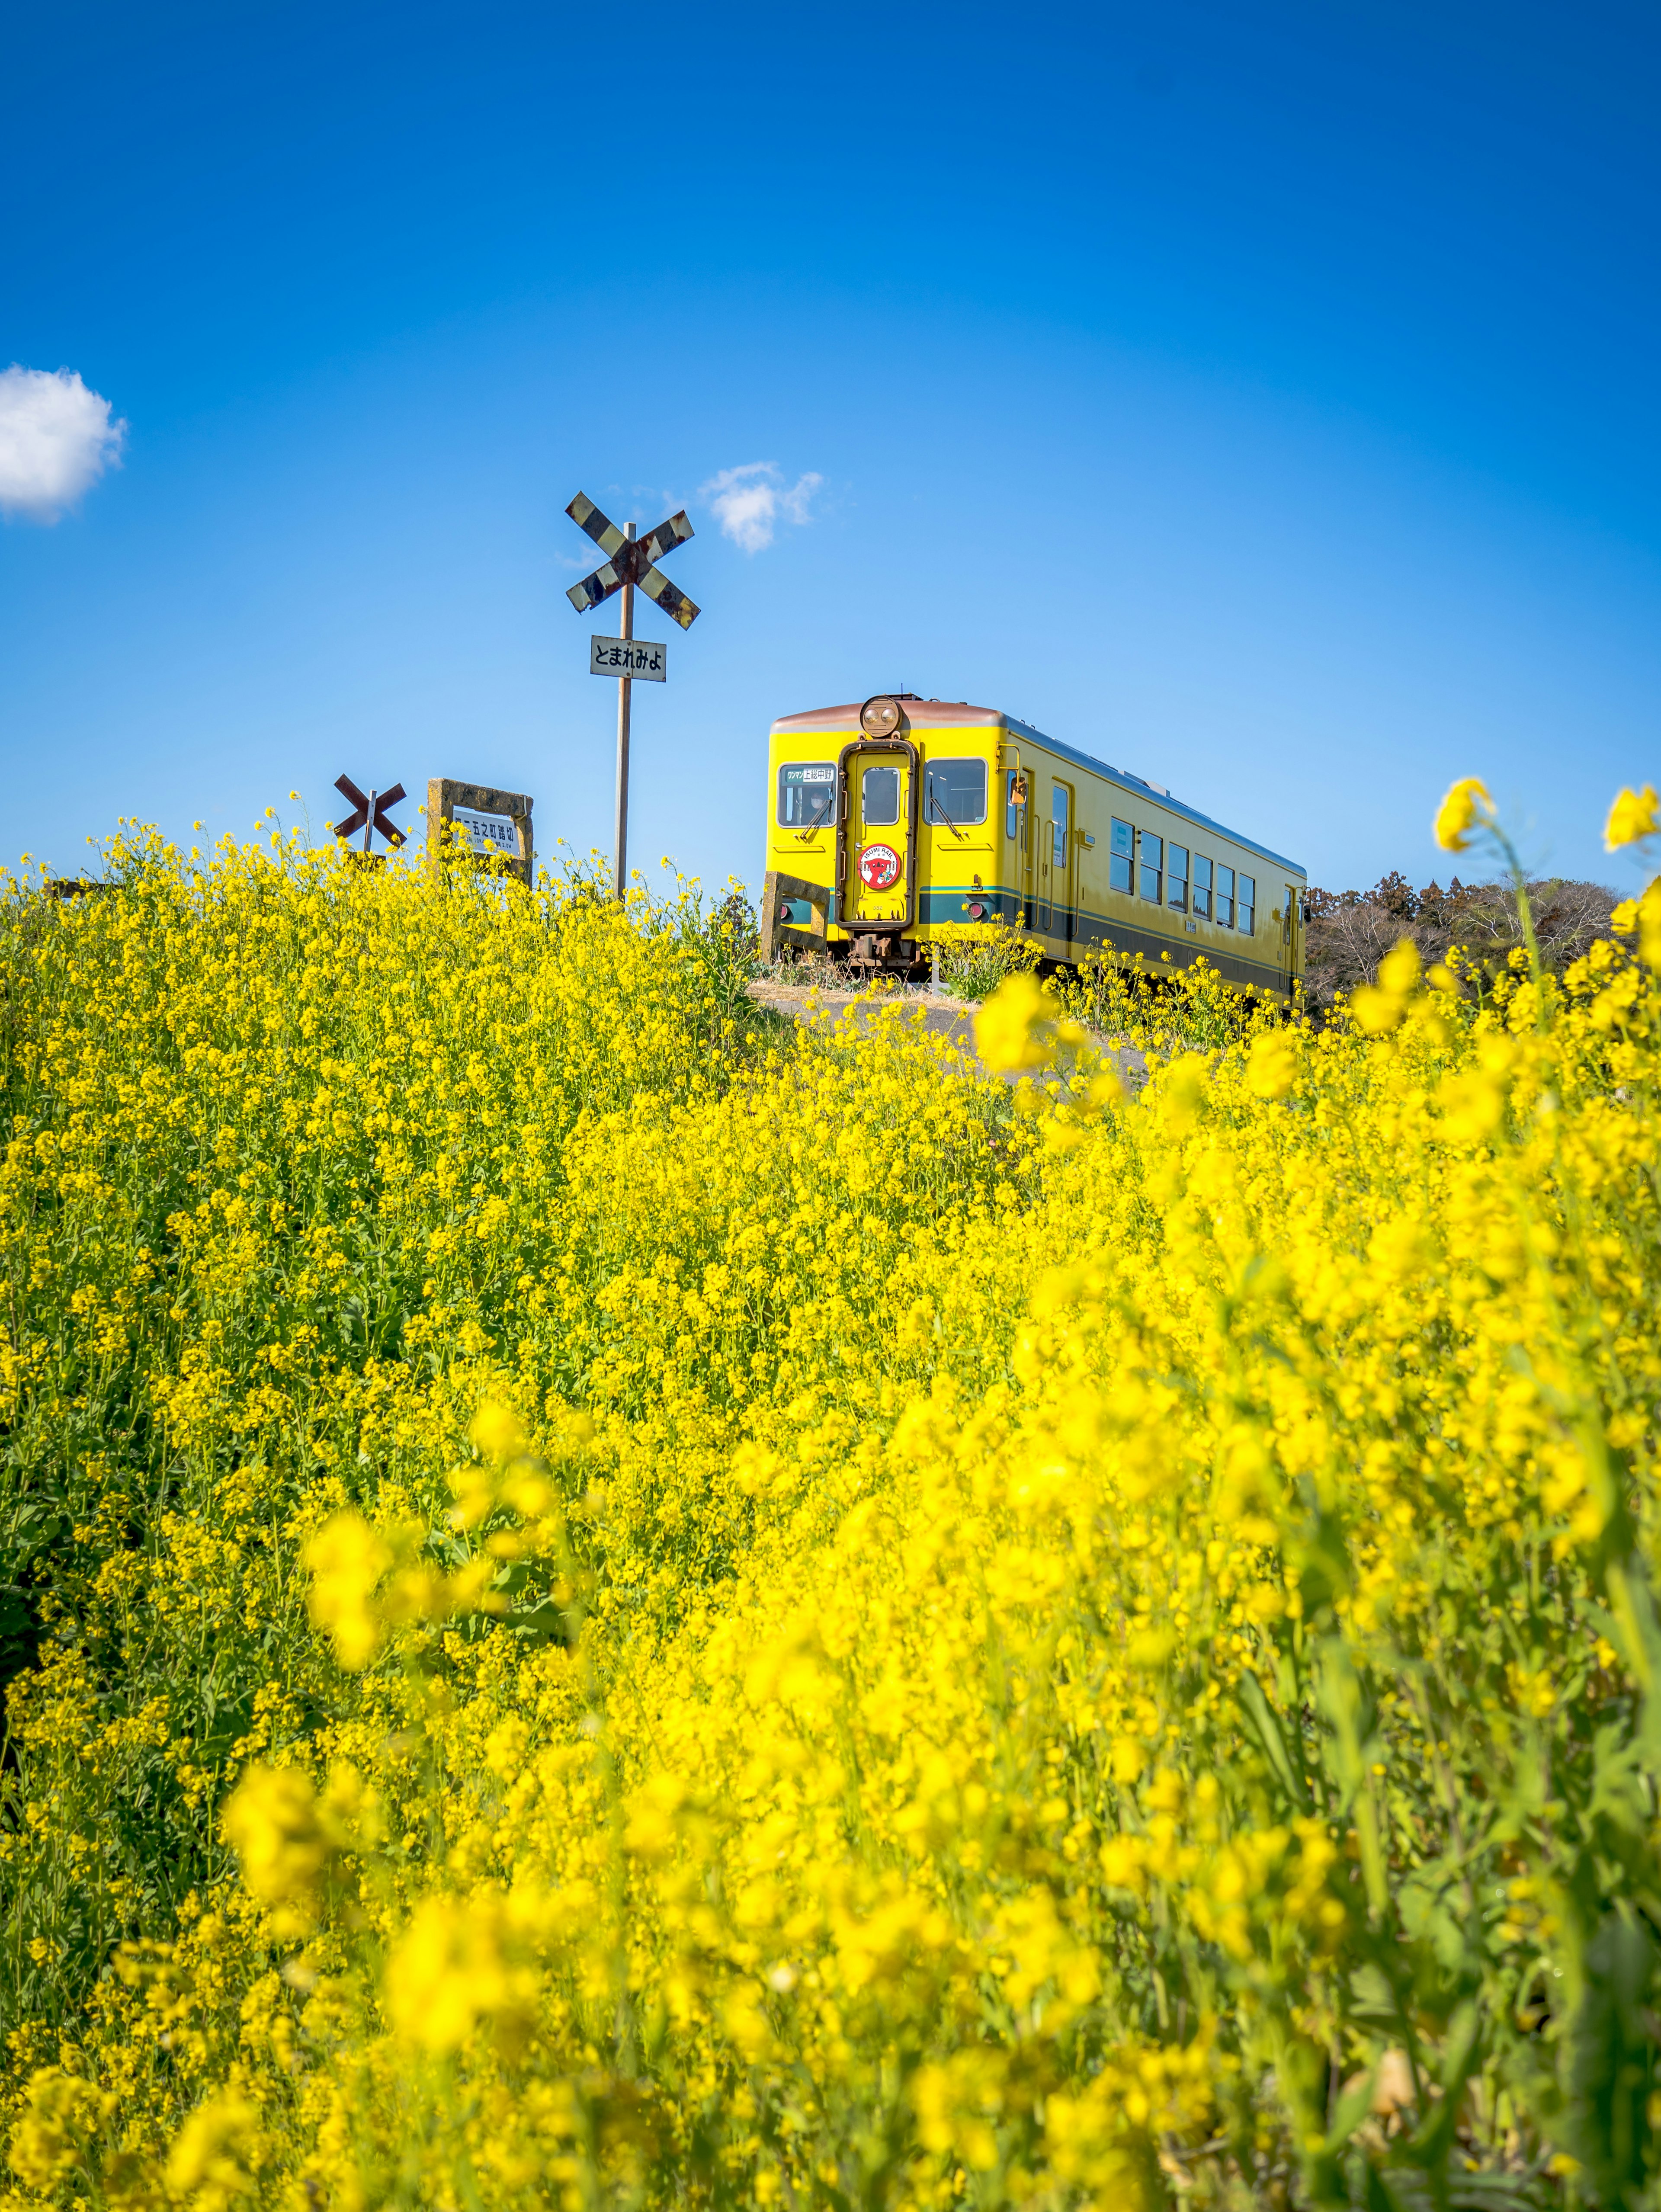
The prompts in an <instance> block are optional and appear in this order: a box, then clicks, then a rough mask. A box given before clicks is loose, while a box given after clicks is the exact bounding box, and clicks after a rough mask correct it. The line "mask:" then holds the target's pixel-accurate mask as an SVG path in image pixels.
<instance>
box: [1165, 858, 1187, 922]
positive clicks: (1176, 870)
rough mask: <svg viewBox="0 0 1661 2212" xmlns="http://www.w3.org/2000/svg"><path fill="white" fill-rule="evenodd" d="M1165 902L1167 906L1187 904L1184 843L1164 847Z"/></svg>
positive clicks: (1183, 905)
mask: <svg viewBox="0 0 1661 2212" xmlns="http://www.w3.org/2000/svg"><path fill="white" fill-rule="evenodd" d="M1165 904H1166V905H1167V906H1177V907H1185V906H1186V905H1187V904H1188V848H1187V846H1186V845H1167V846H1166V847H1165Z"/></svg>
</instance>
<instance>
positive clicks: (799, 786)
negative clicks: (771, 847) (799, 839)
mask: <svg viewBox="0 0 1661 2212" xmlns="http://www.w3.org/2000/svg"><path fill="white" fill-rule="evenodd" d="M836 818H837V766H836V763H835V762H834V761H807V762H804V763H800V764H797V765H793V766H791V767H788V768H782V769H780V770H779V820H780V821H781V822H782V823H783V825H784V827H785V828H786V829H818V826H819V824H820V823H822V822H834V821H835V820H836Z"/></svg>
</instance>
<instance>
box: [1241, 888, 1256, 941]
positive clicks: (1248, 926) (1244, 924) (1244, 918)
mask: <svg viewBox="0 0 1661 2212" xmlns="http://www.w3.org/2000/svg"><path fill="white" fill-rule="evenodd" d="M1256 908H1257V878H1256V876H1242V877H1241V878H1240V904H1239V927H1241V928H1242V929H1243V930H1244V932H1245V933H1246V935H1247V936H1248V937H1250V936H1253V935H1255V933H1256V927H1257V917H1256Z"/></svg>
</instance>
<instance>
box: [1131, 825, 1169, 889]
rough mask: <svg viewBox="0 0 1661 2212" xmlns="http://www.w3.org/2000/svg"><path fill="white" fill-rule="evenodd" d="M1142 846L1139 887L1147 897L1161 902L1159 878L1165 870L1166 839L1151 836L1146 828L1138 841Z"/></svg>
mask: <svg viewBox="0 0 1661 2212" xmlns="http://www.w3.org/2000/svg"><path fill="white" fill-rule="evenodd" d="M1138 842H1140V844H1141V868H1140V869H1139V871H1138V884H1137V888H1138V889H1139V890H1141V895H1142V896H1143V897H1144V898H1145V899H1152V900H1153V903H1154V905H1155V906H1158V904H1159V878H1160V876H1161V875H1162V874H1163V873H1164V870H1165V840H1164V838H1163V837H1150V836H1149V835H1148V834H1147V830H1146V829H1144V830H1143V831H1142V833H1141V838H1140V840H1139V841H1138Z"/></svg>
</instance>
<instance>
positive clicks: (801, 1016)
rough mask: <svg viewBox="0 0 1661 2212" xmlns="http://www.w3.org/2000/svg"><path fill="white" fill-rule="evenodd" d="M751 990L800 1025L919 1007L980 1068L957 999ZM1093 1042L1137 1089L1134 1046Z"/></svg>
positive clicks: (971, 1024)
mask: <svg viewBox="0 0 1661 2212" xmlns="http://www.w3.org/2000/svg"><path fill="white" fill-rule="evenodd" d="M749 988H750V996H751V998H752V999H753V1000H755V1001H756V1003H757V1006H766V1007H768V1008H769V1009H770V1011H771V1012H774V1013H776V1014H788V1015H789V1016H790V1018H791V1019H792V1020H793V1021H798V1022H814V1021H820V1022H824V1023H826V1024H829V1023H831V1022H834V1021H836V1020H837V1018H839V1017H840V1016H841V1015H842V1014H843V1013H844V1012H846V1010H847V1009H848V1008H849V1006H858V1007H859V1008H860V1009H861V1017H860V1018H861V1020H864V1019H865V1018H867V1014H868V1012H869V1011H870V1010H871V1009H872V1008H873V1007H876V1006H884V1007H886V1006H904V1007H905V1008H906V1009H907V1010H908V1012H909V1011H910V1009H912V1008H914V1007H921V1008H922V1018H923V1026H924V1027H925V1028H926V1029H927V1030H928V1031H929V1033H930V1034H931V1035H932V1036H939V1037H944V1038H945V1039H946V1042H947V1043H948V1044H949V1045H950V1046H951V1047H952V1049H953V1050H954V1051H955V1052H956V1053H957V1054H958V1057H959V1058H960V1059H961V1060H963V1061H964V1065H965V1066H979V1065H980V1062H979V1059H978V1057H977V1054H976V1051H975V1015H976V1012H977V1008H975V1007H974V1006H966V1005H965V1004H964V1001H963V1000H961V999H949V998H947V997H946V994H945V993H944V992H941V991H930V990H927V989H908V988H905V987H901V988H900V989H898V990H894V991H885V992H884V993H882V994H881V995H880V996H879V997H876V998H872V997H869V996H867V994H866V993H865V992H863V991H833V990H826V989H824V988H822V987H815V986H813V985H812V984H808V983H775V982H771V981H761V982H758V983H751V985H750V987H749ZM810 1002H811V1003H810ZM1092 1043H1094V1044H1096V1045H1098V1046H1099V1047H1100V1048H1101V1049H1102V1050H1103V1051H1104V1052H1110V1053H1111V1054H1112V1055H1113V1057H1114V1059H1115V1060H1117V1062H1118V1064H1119V1073H1120V1074H1121V1075H1122V1076H1123V1079H1124V1080H1125V1081H1126V1082H1127V1083H1128V1084H1129V1085H1130V1086H1131V1088H1132V1089H1140V1087H1141V1084H1142V1082H1143V1080H1144V1079H1145V1078H1146V1075H1147V1064H1146V1062H1145V1060H1144V1059H1143V1057H1142V1054H1141V1053H1140V1052H1138V1051H1137V1050H1136V1048H1135V1046H1134V1045H1128V1044H1122V1045H1115V1044H1114V1043H1113V1042H1112V1040H1111V1039H1110V1038H1108V1037H1094V1038H1092ZM1007 1080H1009V1081H1010V1082H1012V1083H1013V1082H1014V1081H1016V1080H1017V1078H1015V1077H1013V1076H1011V1077H1009V1078H1008V1079H1007Z"/></svg>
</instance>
